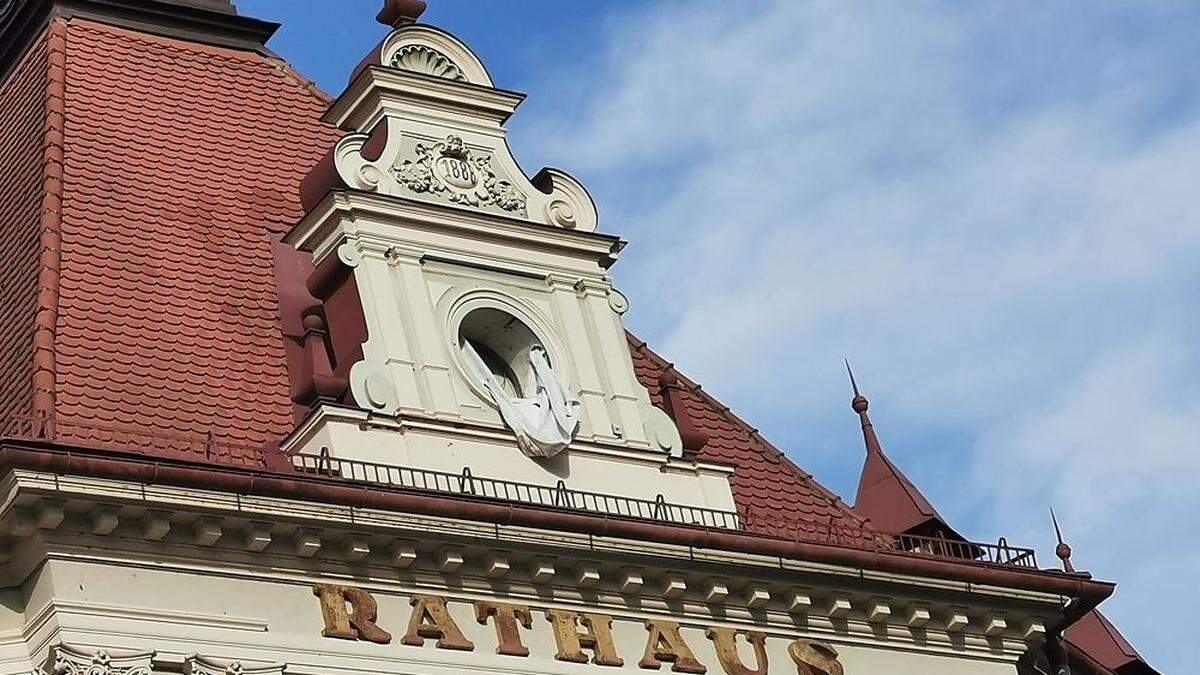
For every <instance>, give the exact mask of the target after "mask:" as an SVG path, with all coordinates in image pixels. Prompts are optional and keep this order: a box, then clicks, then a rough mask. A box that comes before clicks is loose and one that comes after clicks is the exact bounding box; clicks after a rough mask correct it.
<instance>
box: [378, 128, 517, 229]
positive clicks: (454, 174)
mask: <svg viewBox="0 0 1200 675" xmlns="http://www.w3.org/2000/svg"><path fill="white" fill-rule="evenodd" d="M392 172H393V174H394V175H395V177H396V180H397V181H399V183H400V184H401V185H403V186H404V187H406V188H407V189H409V190H411V191H412V192H413V193H415V194H429V195H435V196H437V197H441V198H443V199H446V200H447V201H450V202H452V203H455V204H462V205H464V206H474V207H479V206H492V207H495V208H498V209H500V210H502V211H507V212H509V213H512V214H515V215H518V216H520V217H522V218H524V217H527V216H528V211H527V210H526V202H525V195H523V194H522V193H521V192H520V190H518V189H517V188H516V186H514V185H513V184H512V183H511V182H509V181H507V180H504V179H502V178H499V177H498V176H496V172H495V171H494V170H493V169H492V158H491V156H490V155H476V154H475V153H474V152H473V151H472V150H471V149H470V148H468V147H466V145H465V144H463V141H462V138H460V137H458V136H455V135H450V136H447V137H446V140H444V141H441V142H438V143H433V144H427V143H418V144H417V147H416V153H415V157H414V158H412V159H405V160H403V161H401V162H400V163H399V164H397V165H396V166H395V167H393V168H392Z"/></svg>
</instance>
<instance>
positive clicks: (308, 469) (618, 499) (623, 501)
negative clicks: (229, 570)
mask: <svg viewBox="0 0 1200 675" xmlns="http://www.w3.org/2000/svg"><path fill="white" fill-rule="evenodd" d="M292 466H293V467H295V469H296V470H297V471H301V472H304V473H312V474H320V475H323V476H329V477H331V478H337V479H340V480H345V481H353V482H358V483H370V484H374V485H386V486H388V487H398V488H407V489H410V490H424V491H430V492H439V493H452V494H456V495H464V496H470V497H478V498H483V499H493V500H499V501H506V502H517V503H521V504H529V505H531V506H545V507H550V508H557V509H569V510H574V511H584V512H587V513H601V514H604V515H609V516H619V517H623V518H637V519H640V520H657V521H663V522H668V523H676V524H679V525H699V526H701V527H713V528H720V529H727V530H737V529H740V525H739V523H738V515H737V513H736V512H733V511H721V510H718V509H709V508H704V507H700V506H686V505H683V504H673V503H671V502H668V501H666V499H664V498H663V496H662V495H659V496H658V497H657V498H656V499H652V500H651V499H637V498H635V497H624V496H620V495H609V494H602V493H598V492H584V491H582V490H573V489H570V488H568V487H567V486H566V483H564V482H563V481H561V480H560V481H558V483H557V485H553V486H549V485H535V484H532V483H517V482H514V481H509V480H501V479H498V478H482V477H479V476H474V475H472V474H471V469H470V468H464V469H463V470H462V473H446V472H442V471H430V470H427V469H413V468H409V467H401V466H392V465H388V464H375V463H372V462H361V461H358V460H346V459H338V458H336V457H330V456H329V455H328V454H327V453H324V452H323V453H321V454H320V455H292Z"/></svg>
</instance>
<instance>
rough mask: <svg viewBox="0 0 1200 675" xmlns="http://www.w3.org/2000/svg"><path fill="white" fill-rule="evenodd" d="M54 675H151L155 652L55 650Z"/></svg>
mask: <svg viewBox="0 0 1200 675" xmlns="http://www.w3.org/2000/svg"><path fill="white" fill-rule="evenodd" d="M53 651H54V665H53V666H52V668H51V671H52V672H53V673H54V675H150V669H151V665H150V662H151V659H153V658H154V654H155V652H152V651H150V652H136V653H126V654H115V653H110V652H108V651H106V650H104V649H101V650H99V651H95V652H88V651H84V650H82V649H78V648H75V647H71V646H68V645H58V646H57V647H55V648H54V650H53Z"/></svg>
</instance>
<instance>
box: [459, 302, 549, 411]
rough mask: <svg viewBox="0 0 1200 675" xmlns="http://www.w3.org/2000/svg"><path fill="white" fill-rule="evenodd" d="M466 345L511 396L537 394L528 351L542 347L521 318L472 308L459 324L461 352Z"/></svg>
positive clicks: (482, 308) (492, 309) (492, 310)
mask: <svg viewBox="0 0 1200 675" xmlns="http://www.w3.org/2000/svg"><path fill="white" fill-rule="evenodd" d="M467 345H470V347H471V349H473V350H474V351H475V353H476V354H478V355H479V358H480V360H482V361H483V364H484V365H485V366H487V369H488V370H489V371H490V372H491V373H492V375H493V376H494V377H495V378H496V380H497V381H498V382H499V383H500V385H501V387H503V388H504V391H505V393H507V394H508V395H509V396H510V397H513V398H519V397H522V396H531V395H533V393H534V392H535V391H536V387H537V385H536V376H535V374H534V371H533V365H532V363H531V362H530V360H529V350H530V349H531V348H533V347H535V346H543V345H542V341H541V340H539V339H538V337H537V335H535V334H534V332H533V331H532V330H530V329H529V326H527V325H525V323H524V322H522V321H521V320H520V319H518V318H517V317H515V316H513V315H512V314H509V313H508V312H505V311H503V310H499V309H495V308H492V307H481V308H479V309H473V310H471V311H470V312H468V313H467V315H466V316H464V317H463V319H462V322H461V323H459V325H458V346H459V349H464V348H465V347H466V346H467ZM543 348H544V346H543Z"/></svg>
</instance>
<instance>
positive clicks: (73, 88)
mask: <svg viewBox="0 0 1200 675" xmlns="http://www.w3.org/2000/svg"><path fill="white" fill-rule="evenodd" d="M51 30H52V31H53V32H54V33H55V35H57V36H58V38H59V39H60V40H61V41H62V43H63V46H64V53H65V61H64V63H63V68H62V69H61V71H53V72H54V74H55V79H57V80H58V82H57V86H58V87H59V88H61V89H63V90H64V91H65V96H64V97H63V98H64V101H63V105H64V107H65V125H64V128H63V131H62V138H63V143H64V145H65V146H66V149H67V152H66V153H65V159H64V161H63V166H62V181H61V186H59V185H57V184H56V185H55V186H54V187H55V188H56V190H61V197H62V201H63V208H62V212H61V224H58V225H57V226H58V228H59V231H60V232H61V239H62V243H61V260H60V263H59V265H58V269H57V272H56V276H57V286H56V288H57V291H58V298H57V300H58V301H57V315H56V316H57V320H56V321H54V322H53V327H54V330H53V335H52V338H53V342H52V345H53V357H54V362H53V367H52V368H51V369H50V371H49V372H50V373H52V374H53V376H54V378H53V380H52V381H53V383H54V387H53V400H52V404H53V411H54V420H55V426H56V430H57V434H58V440H60V441H66V442H70V441H76V442H83V441H87V442H90V443H97V442H118V441H119V442H121V444H122V445H129V444H130V443H134V444H135V445H138V446H140V448H141V450H142V451H143V452H146V453H148V454H155V455H172V456H178V457H187V458H197V457H203V458H207V459H210V460H212V461H222V462H237V463H243V462H249V463H256V462H259V461H261V459H260V452H259V449H260V448H262V447H264V446H268V445H270V444H272V443H274V442H277V441H278V440H279V439H281V438H282V437H283V436H285V435H286V434H287V433H288V432H289V431H290V430H291V429H292V428H293V425H294V418H293V408H292V402H291V400H290V397H289V379H288V372H287V361H286V358H285V355H284V346H283V339H282V333H281V323H280V316H279V308H278V304H279V303H278V293H277V290H276V287H275V274H274V269H273V266H274V257H273V254H272V249H271V239H270V238H271V236H272V235H278V234H279V233H282V232H284V231H286V230H287V229H288V228H289V227H290V226H291V225H292V224H293V223H294V222H295V221H296V220H297V219H298V218H299V217H300V216H301V215H302V209H301V206H300V204H299V201H298V187H297V186H298V184H299V182H300V179H301V178H302V177H303V176H304V174H305V173H306V172H307V171H308V169H310V168H311V167H312V166H313V165H314V164H315V163H316V162H317V160H318V159H319V158H320V157H321V156H322V155H323V154H324V153H325V152H326V151H327V150H328V148H329V147H331V146H332V145H333V143H334V142H336V140H337V139H338V137H339V133H338V132H337V131H336V130H334V129H332V128H331V127H329V126H327V125H325V124H323V123H321V122H320V121H319V117H320V116H321V114H322V113H323V112H324V110H325V107H326V106H327V105H328V103H329V99H328V98H327V97H326V96H324V95H323V94H321V93H320V92H319V91H317V90H316V89H315V88H314V87H313V85H312V84H311V83H310V82H308V81H307V80H305V79H304V78H302V77H300V76H299V75H297V74H296V73H295V72H293V71H292V70H291V69H290V68H289V67H288V66H287V64H286V63H284V62H283V61H281V60H279V59H277V58H273V57H271V56H268V55H264V54H260V53H257V52H251V51H238V50H232V49H227V48H221V47H214V46H206V45H201V44H196V43H190V42H185V41H181V40H177V39H171V38H166V37H159V36H154V35H149V34H145V33H138V32H133V31H130V30H125V29H121V28H116V27H112V26H108V25H104V24H101V23H97V22H93V21H90V20H85V19H79V18H74V19H69V20H64V19H56V20H55V21H53V22H52V29H51ZM30 58H33V59H36V58H42V57H39V56H38V53H36V52H35V53H31V57H30ZM30 70H31V71H32V72H34V73H35V74H36V73H38V72H41V73H45V72H47V71H46V70H45V69H44V68H41V69H38V68H30ZM41 77H42V79H43V80H46V79H47V78H46V77H45V76H44V75H42V76H41ZM10 79H11V81H12V84H10V85H8V86H10V87H16V86H23V87H24V88H25V89H33V90H34V91H35V95H33V96H32V98H35V99H36V98H38V96H40V95H41V94H40V92H43V91H44V90H45V88H46V87H49V86H53V85H54V84H55V83H52V82H42V81H38V82H34V83H32V84H21V82H19V81H18V78H16V77H15V76H14V78H10ZM26 79H28V77H27V78H26ZM35 79H36V77H35ZM22 82H23V81H22ZM15 98H19V97H14V99H15ZM26 98H29V96H26ZM17 104H19V101H16V102H14V103H6V105H17ZM34 116H35V117H37V116H38V115H37V114H35V115H34ZM15 132H20V134H21V136H22V138H23V139H26V146H28V147H29V148H32V150H28V149H27V150H26V152H27V153H29V152H33V153H35V154H36V153H37V152H41V151H42V150H43V149H44V147H45V144H44V138H43V137H42V135H41V134H34V137H35V140H33V141H28V139H27V137H28V136H30V135H31V133H30V132H31V130H15V131H14V133H15ZM34 159H37V158H34ZM24 165H25V166H26V171H27V172H31V171H32V169H30V167H32V166H34V165H33V164H32V163H31V161H29V160H26V161H25V162H24ZM9 180H15V177H14V178H13V179H9ZM27 191H28V190H27ZM26 211H28V208H26ZM24 218H25V220H26V221H28V219H29V216H28V214H25V215H24ZM30 257H35V256H33V253H32V249H29V246H28V245H27V246H26V248H25V250H23V251H21V252H20V253H19V254H12V255H11V257H10V258H9V259H10V260H12V259H28V258H30ZM26 276H27V277H28V276H29V274H28V272H27V273H26ZM55 280H56V279H55V276H54V275H51V276H45V275H44V276H43V282H44V283H43V286H45V285H47V284H49V283H52V282H54V281H55ZM28 293H29V291H28V289H27V291H26V295H28ZM25 304H26V305H28V304H29V302H28V298H26V301H25ZM24 312H25V313H26V314H28V313H29V312H30V310H29V308H25V309H24ZM17 323H19V322H13V324H14V325H15V324H17ZM28 323H30V321H29V320H27V324H28ZM15 342H17V343H21V342H22V341H20V340H16V341H15ZM23 344H29V342H28V340H26V341H24V343H23ZM633 352H634V354H635V364H636V367H637V372H638V375H639V377H641V379H642V381H643V382H644V383H645V384H646V385H647V386H648V387H649V388H650V389H651V390H652V392H653V393H654V395H655V397H656V399H657V402H658V403H660V404H661V396H660V394H659V393H658V391H657V389H658V384H657V383H658V379H659V377H660V376H661V374H662V372H663V370H664V369H665V368H668V367H669V365H668V364H667V363H666V362H665V361H663V360H662V359H661V358H660V357H658V356H657V355H655V354H654V353H653V352H651V351H650V350H649V348H647V347H646V346H645V344H644V343H641V342H637V341H635V342H634V348H633ZM11 361H12V362H13V363H16V364H17V365H18V366H20V365H21V364H24V363H27V362H28V358H27V357H25V358H13V359H11ZM10 379H11V380H14V381H15V380H21V381H23V382H28V381H29V380H30V378H29V377H28V376H27V375H26V374H24V373H22V374H20V376H18V375H11V376H10ZM685 386H686V389H687V392H686V394H685V397H684V400H685V402H686V406H685V407H686V408H687V414H688V415H689V417H690V418H691V419H692V420H694V422H695V423H696V425H697V426H698V427H700V428H702V429H703V430H704V431H705V433H706V435H707V436H708V438H709V440H708V442H707V444H705V445H704V447H703V448H702V449H700V450H699V452H698V456H699V458H700V459H704V460H709V461H715V462H724V463H730V464H733V465H735V466H736V467H737V468H736V470H735V473H734V476H733V487H734V493H735V497H736V500H737V503H738V507H739V509H740V510H741V512H742V514H743V517H744V518H746V520H747V523H748V524H749V525H750V526H751V527H752V528H754V529H757V530H758V531H772V532H774V531H777V532H779V533H781V534H788V532H787V531H786V530H789V529H791V530H796V529H799V530H803V531H802V532H792V533H791V534H793V535H798V536H802V537H804V538H808V536H806V534H807V531H808V530H811V529H814V528H818V529H820V530H821V531H822V533H823V534H822V538H826V537H828V532H829V531H831V530H837V531H839V532H840V531H841V530H843V529H844V530H845V531H847V532H849V533H850V534H849V535H847V536H850V537H858V536H861V535H862V529H861V527H860V524H861V519H860V518H858V517H857V516H855V515H854V513H853V512H852V511H851V510H850V509H849V508H848V507H847V506H846V505H845V504H842V503H841V501H840V500H839V499H838V498H837V497H836V496H835V495H833V494H832V493H831V492H829V491H828V490H826V489H824V488H823V487H821V486H820V485H818V484H817V483H816V482H815V481H813V480H812V477H811V476H809V475H808V474H806V473H805V472H803V471H802V470H800V469H799V468H798V467H796V466H795V465H794V464H792V463H791V462H790V461H788V460H787V458H786V457H784V455H783V453H781V452H780V451H779V450H777V449H775V448H774V447H773V446H771V445H770V444H769V443H767V442H766V441H765V440H763V439H762V438H761V437H760V436H759V435H758V434H757V433H756V432H755V431H754V429H752V428H751V427H750V426H749V425H747V424H745V423H744V422H742V421H741V420H740V419H738V418H737V417H736V416H734V415H733V414H732V413H730V412H729V410H728V409H727V408H725V407H724V406H722V405H721V404H720V403H718V402H717V401H715V400H714V399H712V398H711V397H709V396H708V395H707V394H704V393H703V392H701V391H700V389H699V387H697V386H696V385H695V384H693V383H691V382H687V381H685Z"/></svg>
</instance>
